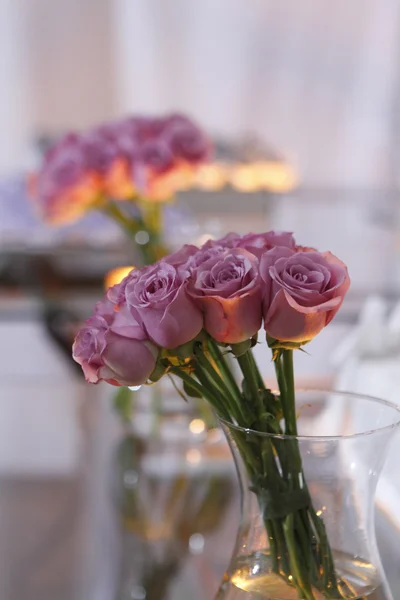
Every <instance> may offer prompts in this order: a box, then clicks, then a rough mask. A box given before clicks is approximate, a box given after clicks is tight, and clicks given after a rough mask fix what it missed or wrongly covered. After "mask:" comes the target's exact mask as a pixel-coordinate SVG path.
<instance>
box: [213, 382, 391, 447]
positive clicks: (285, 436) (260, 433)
mask: <svg viewBox="0 0 400 600" xmlns="http://www.w3.org/2000/svg"><path fill="white" fill-rule="evenodd" d="M272 391H273V392H274V393H275V394H277V393H278V392H276V391H274V390H272ZM295 391H296V392H317V393H318V392H319V393H324V394H327V393H328V394H330V395H333V396H341V397H343V396H344V397H347V398H358V399H360V400H364V401H365V402H371V403H374V404H380V405H381V406H386V408H388V409H390V410H391V411H393V412H394V413H397V417H396V418H395V419H393V422H392V423H390V424H388V425H382V426H381V427H376V428H374V429H370V428H368V429H366V430H365V431H358V432H356V433H349V434H343V435H302V434H299V435H288V434H286V433H280V434H278V433H265V432H264V431H258V430H257V429H250V428H249V427H241V426H240V425H236V424H235V423H231V422H229V421H227V420H226V419H223V418H221V417H219V421H220V422H221V423H223V424H224V425H225V426H226V427H228V428H230V429H236V430H237V431H242V432H246V433H248V434H253V435H257V436H261V437H266V438H273V439H281V440H282V439H292V440H293V439H295V440H308V441H311V440H312V441H320V442H324V441H325V442H326V441H331V442H332V441H339V440H354V439H355V438H362V437H365V436H368V435H372V434H374V433H378V432H383V431H390V430H391V429H394V428H396V427H398V426H399V425H400V405H398V404H393V403H392V402H389V401H388V400H383V399H382V398H377V397H375V396H370V395H368V394H358V393H356V392H343V391H341V390H330V389H323V388H312V387H311V388H296V390H295Z"/></svg>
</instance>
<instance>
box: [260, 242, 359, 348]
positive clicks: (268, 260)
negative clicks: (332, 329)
mask: <svg viewBox="0 0 400 600" xmlns="http://www.w3.org/2000/svg"><path fill="white" fill-rule="evenodd" d="M260 275H261V277H262V280H263V282H264V303H263V311H264V327H265V330H266V331H267V333H268V335H269V336H270V337H272V338H275V339H277V340H280V341H284V342H299V343H301V342H306V341H309V340H311V339H312V338H314V337H315V336H316V335H317V334H318V333H319V332H320V331H321V330H322V329H323V328H324V327H325V326H326V325H328V323H330V322H331V321H332V319H333V317H334V316H335V314H336V313H337V311H338V310H339V308H340V306H341V304H342V302H343V299H344V296H345V295H346V292H347V290H348V288H349V285H350V278H349V275H348V272H347V267H346V265H345V264H344V263H342V262H341V261H340V260H339V259H338V258H336V256H334V255H333V254H331V253H330V252H323V253H319V252H295V251H294V250H292V249H290V248H284V247H277V248H273V249H272V250H269V251H267V252H265V253H264V254H263V255H262V257H261V261H260Z"/></svg>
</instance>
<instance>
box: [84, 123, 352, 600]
mask: <svg viewBox="0 0 400 600" xmlns="http://www.w3.org/2000/svg"><path fill="white" fill-rule="evenodd" d="M175 126H176V131H175V130H173V132H172V133H171V136H172V137H171V139H172V141H173V144H172V142H171V144H172V145H171V148H173V150H174V153H175V154H176V155H179V156H181V155H182V156H183V155H185V153H186V154H187V155H190V156H191V158H192V159H193V160H200V157H201V155H202V148H201V144H199V140H198V139H197V138H196V136H194V135H192V134H191V135H189V133H190V132H188V131H187V127H186V125H185V123H184V122H180V121H178V122H177V123H175V125H174V127H175ZM150 150H151V148H150ZM150 150H149V160H151V162H152V164H153V165H155V167H156V168H157V169H159V170H160V172H161V171H162V170H163V169H164V168H167V163H168V160H169V159H168V156H167V155H163V154H159V155H157V156H156V155H155V154H154V155H153V154H152V151H151V152H150ZM349 284H350V280H349V275H348V272H347V268H346V265H345V264H344V263H343V262H341V261H340V260H339V259H338V258H336V257H335V256H334V255H333V254H331V253H330V252H318V251H317V250H316V249H314V248H311V247H308V246H298V245H296V242H295V239H294V237H293V235H292V234H291V233H288V232H276V231H269V232H267V233H262V234H253V233H250V234H248V235H245V236H243V237H242V236H240V235H238V234H235V233H230V234H228V235H226V236H225V237H223V238H222V239H220V240H213V241H209V242H207V243H206V244H204V246H202V247H201V248H197V247H196V246H193V245H186V246H183V247H182V248H181V249H179V250H178V251H176V252H174V253H173V254H170V255H168V256H166V257H165V258H163V259H162V260H159V261H157V262H155V263H154V264H152V265H148V266H146V267H144V268H142V269H136V270H133V271H131V272H130V273H129V275H128V276H127V277H126V278H125V279H124V280H123V281H122V282H121V283H120V284H118V285H116V286H114V287H112V288H110V289H109V290H108V292H107V296H106V298H105V299H103V300H102V301H101V302H99V303H98V304H97V305H96V308H95V311H94V314H93V316H92V317H91V318H90V319H88V321H87V322H86V324H85V326H84V327H83V329H82V330H81V331H80V332H79V334H78V336H77V338H76V341H75V344H74V348H73V355H74V358H75V360H76V361H77V362H78V363H79V364H80V365H82V369H83V372H84V374H85V377H86V379H87V381H89V382H90V383H97V382H99V381H106V382H107V383H110V384H112V385H117V386H138V385H141V384H146V383H154V382H158V380H159V379H160V378H162V377H163V376H168V377H171V378H173V379H174V380H176V381H177V383H176V384H175V385H178V384H179V383H182V384H183V385H182V393H183V394H186V395H188V396H191V395H193V396H196V397H199V396H200V397H202V398H204V399H205V400H206V401H208V402H209V403H210V404H211V405H212V407H213V408H214V410H215V412H216V414H217V415H218V417H219V418H220V419H221V420H222V421H223V423H224V427H225V428H226V427H231V430H230V432H231V433H230V435H231V436H232V439H233V441H234V445H236V446H237V451H238V452H239V453H240V455H241V457H242V459H243V464H244V467H243V469H244V470H246V471H247V476H248V478H249V484H248V486H247V487H248V488H249V491H248V493H250V492H251V493H254V494H255V495H256V496H257V506H259V507H260V510H261V512H262V515H261V517H260V518H261V523H263V524H264V525H265V532H264V533H265V534H266V536H267V539H268V544H269V552H270V556H271V561H272V565H273V566H272V567H271V569H272V572H273V577H275V581H277V580H278V578H279V581H283V582H284V583H285V585H286V584H287V586H288V589H289V591H290V592H291V594H292V595H289V596H283V595H282V596H281V595H279V597H282V598H283V597H288V598H289V597H290V598H294V597H295V596H296V597H299V598H307V600H314V599H315V596H314V594H313V592H312V587H313V586H314V588H316V589H318V590H319V591H323V592H324V594H323V595H318V598H322V597H323V598H344V596H341V595H340V590H339V587H338V577H337V573H336V570H335V565H334V563H333V561H332V560H328V559H329V557H330V556H331V549H330V544H329V540H328V539H327V535H326V533H325V529H324V524H323V520H322V517H321V515H320V513H321V511H319V512H316V509H314V507H313V504H312V502H311V499H310V494H309V490H308V487H307V483H306V480H305V475H304V472H303V468H302V457H301V455H300V450H299V446H298V445H297V443H293V438H294V437H295V436H296V435H297V434H296V432H297V417H296V405H295V388H294V373H293V357H292V355H293V351H294V350H295V349H298V348H301V346H302V345H303V344H305V343H307V342H309V341H310V340H311V339H313V338H314V337H315V336H316V335H317V334H318V333H319V332H320V331H321V330H322V329H323V328H324V327H326V325H328V324H329V323H330V322H331V321H332V319H333V318H334V317H335V315H336V313H337V312H338V310H339V308H340V307H341V305H342V303H343V300H344V298H345V295H346V293H347V290H348V288H349ZM262 328H264V330H265V333H264V338H265V343H267V344H268V345H269V346H270V347H271V352H272V359H273V361H274V364H275V369H276V374H277V380H278V385H279V394H275V393H273V392H272V391H271V390H269V389H267V388H266V385H265V382H264V381H263V379H262V377H261V373H260V370H259V368H258V365H257V362H256V360H255V357H254V355H253V352H252V348H253V346H254V345H255V344H256V343H257V341H260V340H261V338H262V335H260V330H262ZM232 360H233V361H236V362H237V368H236V369H235V370H233V369H232ZM238 370H240V372H241V377H240V380H237V379H236V376H235V374H236V372H237V371H238ZM156 385H157V383H156ZM251 434H257V435H252V436H251ZM249 436H251V438H252V441H250V439H249ZM274 436H275V437H276V438H277V440H278V442H279V443H276V445H275V439H274ZM285 436H286V437H288V438H289V443H286V444H285V447H284V448H283V447H282V440H283V438H284V437H285ZM257 535H258V530H257ZM305 547H306V548H307V549H309V550H308V551H309V552H310V553H311V554H312V555H310V556H311V558H310V561H311V560H312V563H310V561H309V562H305V561H304V560H303V558H304V548H305ZM327 557H328V558H327ZM309 563H310V564H312V565H313V568H312V569H310V568H308V567H309ZM257 564H258V566H257V568H259V563H257ZM293 594H294V595H293ZM235 597H236V596H235ZM268 597H276V596H275V594H274V595H273V596H271V595H268ZM347 597H349V596H346V598H347ZM357 597H360V596H357Z"/></svg>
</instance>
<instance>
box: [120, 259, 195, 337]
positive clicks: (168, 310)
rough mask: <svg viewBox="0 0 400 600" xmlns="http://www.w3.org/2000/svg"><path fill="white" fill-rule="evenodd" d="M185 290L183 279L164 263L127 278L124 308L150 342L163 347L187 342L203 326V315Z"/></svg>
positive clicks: (175, 270) (146, 268)
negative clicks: (129, 312) (125, 307)
mask: <svg viewBox="0 0 400 600" xmlns="http://www.w3.org/2000/svg"><path fill="white" fill-rule="evenodd" d="M186 288H187V286H186V278H185V276H184V275H183V274H181V273H180V271H179V269H177V268H175V267H174V266H173V265H170V264H168V263H166V262H165V261H160V262H158V263H156V264H155V265H151V266H149V267H145V268H144V269H141V270H140V271H134V272H133V273H132V274H130V275H128V277H127V281H126V285H125V302H126V306H127V308H128V309H129V310H130V311H131V314H132V315H133V316H134V317H135V318H136V319H137V320H138V322H139V323H141V325H142V326H143V328H144V329H145V330H146V332H147V333H148V335H149V337H150V339H152V340H153V341H154V342H155V343H156V344H158V345H159V346H161V347H163V348H176V347H177V346H181V345H182V344H186V342H190V341H191V340H192V339H193V338H195V337H196V335H197V334H198V333H200V331H201V329H202V327H203V317H202V314H201V312H200V310H199V309H198V308H197V306H196V305H195V303H194V302H193V300H192V299H191V298H190V296H189V295H188V294H187V289H186Z"/></svg>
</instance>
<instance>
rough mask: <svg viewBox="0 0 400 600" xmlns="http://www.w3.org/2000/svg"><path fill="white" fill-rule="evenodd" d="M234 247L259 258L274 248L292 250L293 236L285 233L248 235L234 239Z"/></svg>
mask: <svg viewBox="0 0 400 600" xmlns="http://www.w3.org/2000/svg"><path fill="white" fill-rule="evenodd" d="M234 246H235V247H236V248H244V249H245V250H248V251H249V252H252V253H253V254H255V255H256V256H257V257H258V258H260V257H261V255H262V254H263V253H264V252H265V251H266V250H271V248H275V247H276V246H283V247H285V248H294V246H295V240H294V237H293V234H292V233H290V232H287V231H267V232H266V233H248V234H247V235H244V236H243V237H241V238H239V239H236V240H235V242H234Z"/></svg>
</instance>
